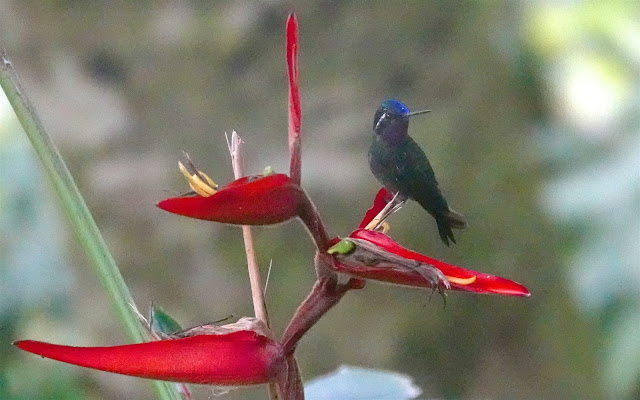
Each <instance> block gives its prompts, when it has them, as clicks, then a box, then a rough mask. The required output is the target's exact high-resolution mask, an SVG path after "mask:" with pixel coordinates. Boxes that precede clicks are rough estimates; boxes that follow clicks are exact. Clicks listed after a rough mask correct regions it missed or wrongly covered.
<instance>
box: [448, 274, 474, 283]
mask: <svg viewBox="0 0 640 400" xmlns="http://www.w3.org/2000/svg"><path fill="white" fill-rule="evenodd" d="M445 277H446V278H447V279H448V280H449V282H451V283H455V284H456V285H463V286H466V285H471V284H472V283H473V282H475V281H476V276H475V275H474V276H472V277H470V278H456V277H454V276H446V275H445Z"/></svg>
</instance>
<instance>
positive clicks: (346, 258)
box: [329, 188, 530, 296]
mask: <svg viewBox="0 0 640 400" xmlns="http://www.w3.org/2000/svg"><path fill="white" fill-rule="evenodd" d="M392 201H393V199H392V197H391V196H390V193H389V192H388V191H387V190H385V189H384V188H383V189H381V190H380V191H379V192H378V194H377V195H376V198H375V200H374V204H373V206H372V207H371V208H370V209H369V210H368V211H367V213H366V214H365V217H364V219H363V220H362V222H361V223H360V227H359V229H357V230H355V231H354V232H352V233H351V234H350V235H349V237H348V238H345V239H342V240H339V239H338V238H336V239H333V240H332V242H331V244H332V245H333V246H332V247H331V248H330V249H329V253H330V254H332V255H333V258H334V263H333V267H334V268H335V271H336V272H338V273H344V274H347V275H348V276H351V277H354V278H361V279H372V280H377V281H381V282H387V283H393V284H398V285H406V286H415V287H431V288H434V289H438V290H440V291H443V290H445V289H447V290H448V289H451V290H460V291H468V292H475V293H494V294H501V295H507V296H529V295H530V293H529V291H528V290H527V288H526V287H524V286H523V285H521V284H519V283H516V282H514V281H511V280H509V279H505V278H502V277H499V276H494V275H489V274H485V273H481V272H477V271H473V270H468V269H464V268H461V267H458V266H455V265H451V264H447V263H445V262H442V261H439V260H436V259H434V258H431V257H427V256H425V255H423V254H420V253H416V252H414V251H411V250H409V249H406V248H404V247H402V246H401V245H399V244H398V243H396V242H395V241H394V240H393V239H391V238H390V237H389V236H387V235H386V234H385V233H383V232H380V231H379V230H380V229H382V228H383V226H382V224H383V222H384V219H385V218H386V217H387V216H388V215H389V208H390V206H391V205H392V204H389V203H391V202H392Z"/></svg>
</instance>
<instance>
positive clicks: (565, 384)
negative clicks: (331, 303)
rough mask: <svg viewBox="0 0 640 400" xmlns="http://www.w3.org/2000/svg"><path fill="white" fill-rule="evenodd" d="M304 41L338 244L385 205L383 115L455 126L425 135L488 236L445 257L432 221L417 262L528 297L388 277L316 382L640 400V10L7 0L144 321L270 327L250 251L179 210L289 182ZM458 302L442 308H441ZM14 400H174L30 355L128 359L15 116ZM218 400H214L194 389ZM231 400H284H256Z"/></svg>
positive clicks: (404, 221)
mask: <svg viewBox="0 0 640 400" xmlns="http://www.w3.org/2000/svg"><path fill="white" fill-rule="evenodd" d="M291 10H295V11H296V12H297V14H298V19H299V23H300V51H299V57H300V64H299V70H300V78H301V95H302V111H303V120H302V129H303V132H302V135H303V139H302V143H303V171H302V177H303V185H304V187H305V188H306V190H307V191H308V192H309V194H310V195H311V197H312V198H313V200H314V201H315V203H316V206H317V207H318V209H319V211H320V213H321V215H323V216H324V218H325V222H326V224H327V226H328V228H329V230H330V233H331V234H334V235H345V234H348V233H349V232H350V231H351V230H353V229H354V228H355V227H356V226H357V224H358V223H359V221H360V218H361V216H362V215H363V213H364V211H365V210H366V209H367V208H368V207H369V206H370V203H371V201H372V199H373V196H374V195H375V193H376V191H377V190H378V188H379V185H378V183H377V182H376V180H375V179H374V178H373V176H372V175H371V173H370V172H369V170H368V164H367V149H368V146H369V141H370V138H371V124H372V119H373V114H374V111H375V110H376V108H377V107H378V106H379V103H380V101H381V100H382V99H384V98H386V97H396V98H399V99H401V100H402V101H404V102H405V103H406V104H407V105H408V106H409V107H410V108H412V109H414V110H418V109H423V108H429V109H431V110H433V112H432V113H431V114H429V115H428V116H425V117H421V118H416V119H415V120H413V122H412V123H411V127H410V134H411V135H412V136H413V137H414V139H415V140H416V141H417V142H418V143H419V144H420V145H421V146H422V147H423V149H424V150H425V151H426V152H427V154H428V156H429V157H430V160H431V163H432V165H433V167H434V169H435V171H436V174H437V176H438V179H439V181H440V185H441V187H442V189H443V191H444V193H445V195H446V196H447V199H448V200H449V203H450V204H451V205H452V206H453V207H454V208H455V209H457V210H459V211H461V212H462V213H464V214H465V215H466V216H467V218H468V220H469V221H470V227H469V228H468V229H467V230H465V231H463V232H460V233H458V234H457V239H458V244H457V245H454V246H452V247H451V248H447V247H445V246H444V245H443V244H442V243H441V242H440V240H439V238H438V235H437V230H436V227H435V223H434V221H433V219H432V218H431V217H430V216H429V215H428V214H427V213H425V212H424V211H423V210H422V209H421V208H420V207H419V206H418V205H417V204H416V203H409V204H408V205H406V206H405V207H404V208H403V210H402V211H401V212H400V213H398V214H396V215H394V217H392V219H391V221H390V223H391V228H392V230H391V232H390V234H391V235H392V237H393V238H394V239H396V240H397V241H398V242H400V243H402V244H403V245H405V246H407V247H409V248H411V249H414V250H416V251H420V252H422V253H425V254H428V255H430V256H433V257H435V258H439V259H442V260H444V261H447V262H450V263H453V264H456V265H461V266H464V267H468V268H471V269H476V270H480V271H483V272H487V273H492V274H497V275H502V276H505V277H508V278H510V279H513V280H515V281H518V282H521V283H523V284H525V285H526V286H527V287H528V288H529V289H530V291H531V293H532V296H531V297H530V298H528V299H522V298H506V297H497V296H494V297H492V296H474V295H465V294H459V293H453V294H451V295H450V296H449V301H448V305H447V308H446V309H444V310H443V308H442V305H441V303H440V301H439V300H438V301H433V302H431V303H430V302H429V301H428V299H427V297H428V296H427V293H425V292H424V291H420V290H410V289H406V288H401V287H392V286H383V285H377V284H374V283H370V284H368V285H367V287H366V288H365V289H364V290H361V291H356V292H352V293H349V294H348V295H347V296H346V297H345V298H344V300H342V302H341V303H340V304H339V305H338V306H337V307H336V308H335V309H333V310H332V311H331V312H330V313H329V314H327V315H326V316H325V317H324V318H323V319H322V320H321V321H320V322H319V323H318V324H317V325H316V326H315V327H314V328H313V329H312V330H311V331H310V332H309V333H308V334H307V335H306V336H305V337H304V338H303V340H302V342H301V344H300V346H299V350H298V353H297V356H298V360H299V364H300V367H301V370H302V374H303V376H304V378H305V379H311V378H313V377H315V376H318V375H321V374H325V373H327V372H329V371H332V370H334V369H335V368H337V367H338V366H339V365H341V364H350V365H356V366H365V367H372V368H383V369H389V370H395V371H399V372H402V373H405V374H408V375H410V376H412V377H414V379H415V382H416V384H417V385H418V386H420V387H421V388H422V389H423V391H424V394H423V397H424V398H451V399H455V398H523V399H525V398H558V399H560V398H562V399H567V398H573V399H575V398H593V399H597V398H617V399H635V398H638V397H640V362H639V360H640V334H639V333H640V290H638V287H640V250H639V249H640V246H638V245H639V244H640V22H639V20H638V18H637V16H638V15H640V3H638V2H632V1H614V0H611V1H606V2H605V1H602V2H579V1H574V2H547V1H520V2H518V1H512V2H449V1H444V0H439V1H435V0H434V1H421V2H403V3H400V2H388V1H369V2H367V3H366V4H364V3H362V2H359V1H341V2H333V1H326V0H305V1H300V2H297V4H296V6H295V7H292V5H291V3H290V2H287V1H278V0H273V1H266V2H251V1H219V2H207V1H196V0H193V1H186V0H184V1H178V0H176V1H163V2H152V1H139V2H136V5H135V6H132V5H131V4H130V2H127V1H112V2H105V1H85V2H83V1H73V0H57V1H35V0H28V1H15V0H14V1H11V0H1V1H0V42H1V43H2V45H3V46H5V47H6V49H7V51H8V53H9V54H10V55H11V57H12V59H13V62H14V65H15V67H16V69H17V70H18V72H19V74H20V75H21V77H22V80H23V83H24V85H25V87H26V90H27V92H28V95H29V97H30V98H31V100H32V101H33V103H34V104H35V107H36V109H37V111H38V113H39V114H40V117H41V118H42V121H43V123H44V125H45V127H46V128H47V129H48V131H49V134H50V135H51V136H52V137H53V139H54V140H55V142H56V143H57V145H58V146H59V148H60V151H61V153H62V154H63V156H64V158H65V160H66V161H67V163H68V166H69V168H70V170H71V172H72V174H73V175H74V177H75V179H76V181H77V183H78V186H79V188H80V191H81V192H82V194H83V195H84V196H85V199H86V201H87V203H88V205H89V208H90V209H91V211H92V212H93V214H94V216H95V218H96V220H97V223H98V226H99V227H100V228H101V230H102V233H103V235H104V236H105V239H106V242H107V243H108V245H109V247H110V249H111V251H112V253H113V255H114V257H115V259H116V260H117V262H118V264H119V267H120V269H121V271H122V274H123V275H124V278H125V280H126V281H127V283H128V285H129V287H130V289H131V291H132V293H133V295H134V297H135V299H136V301H137V304H138V305H139V307H140V308H141V309H142V310H143V311H144V310H146V309H147V306H148V304H149V303H150V302H151V301H154V302H155V304H158V305H160V306H162V307H163V308H164V309H165V310H166V311H167V312H169V313H170V314H171V315H173V316H174V317H175V318H176V319H178V320H179V321H180V322H181V323H182V324H183V325H184V326H192V325H197V324H202V323H206V322H209V321H212V320H216V319H219V318H223V317H225V316H228V315H229V314H233V315H234V316H236V317H240V316H243V315H252V307H251V299H250V291H249V283H248V279H247V272H246V267H245V255H244V251H243V247H242V238H241V231H240V229H238V228H234V227H229V226H224V225H220V224H215V223H208V222H202V221H196V220H191V219H187V218H182V217H178V216H175V215H172V214H169V213H166V212H162V211H161V210H159V209H157V208H156V207H155V203H156V202H157V201H158V200H161V199H163V198H165V197H170V196H173V195H175V193H177V192H184V191H185V190H187V185H186V182H185V181H184V180H183V178H182V175H181V174H180V172H179V171H178V169H177V161H178V159H180V157H181V156H182V151H183V150H184V151H186V152H188V153H189V154H190V155H191V157H192V159H193V160H194V161H195V162H196V165H198V167H199V168H200V169H202V170H204V171H206V172H207V173H208V174H209V175H210V176H211V177H212V178H213V179H214V180H215V181H216V182H219V183H226V182H229V181H231V180H232V177H233V174H232V170H231V166H230V162H229V156H228V152H227V147H226V146H227V145H226V142H225V138H224V133H225V132H231V131H232V130H234V129H235V130H237V131H238V133H239V134H240V135H241V136H242V137H243V139H244V140H245V142H246V145H245V155H246V160H247V161H246V168H245V169H246V171H247V173H249V174H254V173H259V172H261V171H262V170H263V168H264V167H265V166H267V165H270V166H273V168H274V169H275V170H276V171H277V172H287V171H288V149H287V137H286V132H287V114H286V110H287V108H286V107H287V92H286V90H287V83H286V82H287V81H286V68H285V61H284V50H285V49H284V25H285V20H286V16H287V13H288V12H290V11H291ZM255 235H256V240H257V247H258V256H259V260H260V263H261V264H262V270H263V272H264V274H266V271H267V268H268V265H269V263H270V262H272V263H273V269H272V271H271V278H270V281H269V290H268V293H267V302H268V306H269V309H270V314H271V316H272V319H273V325H274V328H275V330H276V332H277V333H278V334H280V333H281V332H282V330H283V329H284V327H285V326H286V324H287V322H288V320H289V318H290V317H291V315H292V314H293V312H294V310H295V309H296V307H297V306H298V304H299V303H300V302H301V301H302V299H303V298H304V297H305V296H306V295H307V293H308V292H309V290H310V288H311V286H312V284H313V282H314V271H313V267H312V263H311V259H312V256H313V246H312V244H311V242H310V241H309V240H306V239H305V232H304V229H303V228H302V226H301V225H300V224H298V223H295V222H291V223H288V224H284V225H280V226H276V227H271V228H258V229H255ZM436 300H437V299H436ZM0 338H2V339H0V398H3V399H40V398H42V399H47V398H51V399H123V398H136V399H147V398H149V399H151V398H153V392H152V391H151V390H150V387H151V386H150V385H149V384H148V382H146V381H144V380H141V379H135V378H129V377H123V376H119V375H114V374H108V373H103V372H96V371H91V370H87V369H82V368H79V367H75V366H69V365H66V364H62V363H58V362H54V361H49V360H43V359H41V358H39V357H36V356H33V355H31V354H27V353H23V352H19V351H17V350H16V349H15V348H13V347H12V346H11V345H10V343H11V342H12V341H14V340H17V339H25V338H30V339H38V340H45V341H49V342H55V343H65V344H73V345H94V346H103V345H115V344H122V343H125V342H127V338H126V337H125V335H124V333H123V331H122V329H121V328H120V326H119V325H118V323H117V322H116V320H115V318H114V315H113V313H112V311H111V309H110V306H109V303H108V300H107V298H106V296H105V294H104V293H103V291H102V289H101V287H100V285H99V283H98V281H97V279H96V277H95V275H93V274H92V270H91V268H90V266H89V265H88V258H87V257H86V256H85V254H84V253H83V251H82V249H81V248H80V247H79V245H78V242H77V240H76V238H75V237H74V236H73V233H72V232H71V231H70V229H69V225H68V223H67V221H66V220H65V218H64V215H63V213H62V212H61V210H60V208H59V206H58V203H57V198H56V197H55V195H54V193H53V191H52V190H51V186H50V185H49V184H48V183H47V181H46V179H45V177H44V176H43V174H42V170H41V168H40V166H39V164H38V160H37V159H36V158H35V156H34V153H33V151H32V149H31V146H30V144H29V143H28V141H27V139H26V136H25V135H24V133H23V132H22V130H21V128H20V126H19V125H18V123H17V121H16V120H15V117H14V115H13V113H12V111H11V109H10V107H9V106H8V104H7V103H6V100H5V99H2V100H1V105H0ZM192 388H193V392H194V396H195V398H198V399H201V398H210V397H211V396H213V395H214V394H215V392H216V391H215V390H214V389H212V388H210V387H197V386H194V387H192ZM225 396H226V397H222V398H228V399H254V398H255V399H262V398H265V393H264V389H262V388H259V387H258V388H250V389H240V390H235V391H232V392H230V393H229V394H226V395H225Z"/></svg>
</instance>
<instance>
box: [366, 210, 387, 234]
mask: <svg viewBox="0 0 640 400" xmlns="http://www.w3.org/2000/svg"><path fill="white" fill-rule="evenodd" d="M383 216H384V215H383V213H382V212H380V213H378V215H376V216H375V218H373V219H372V220H371V222H369V223H368V224H367V226H365V227H364V229H367V230H370V231H371V230H374V229H376V228H380V227H382V233H387V232H388V231H389V224H388V223H386V222H382V224H380V220H382V217H383ZM378 225H380V227H379V226H378Z"/></svg>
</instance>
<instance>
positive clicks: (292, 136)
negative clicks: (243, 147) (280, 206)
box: [287, 13, 302, 184]
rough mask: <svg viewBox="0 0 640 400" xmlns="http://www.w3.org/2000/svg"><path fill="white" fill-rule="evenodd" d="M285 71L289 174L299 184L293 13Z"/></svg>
mask: <svg viewBox="0 0 640 400" xmlns="http://www.w3.org/2000/svg"><path fill="white" fill-rule="evenodd" d="M287 73H288V77H289V152H290V153H291V165H290V172H289V175H290V176H291V179H292V180H293V181H294V182H295V183H297V184H300V178H301V176H300V175H301V169H302V161H301V154H300V121H301V118H302V112H301V111H300V91H299V89H298V87H299V84H298V21H297V19H296V16H295V14H293V13H292V14H289V18H288V19H287Z"/></svg>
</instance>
